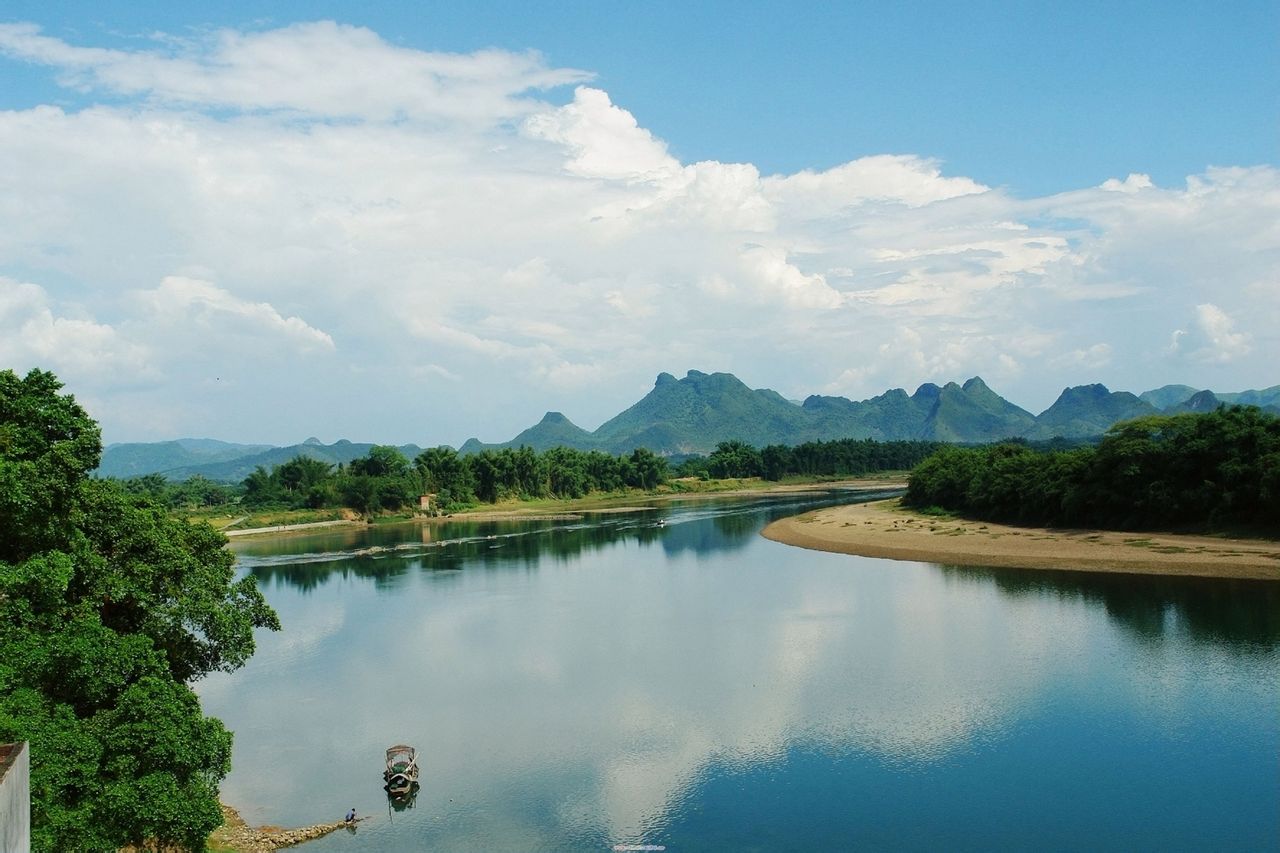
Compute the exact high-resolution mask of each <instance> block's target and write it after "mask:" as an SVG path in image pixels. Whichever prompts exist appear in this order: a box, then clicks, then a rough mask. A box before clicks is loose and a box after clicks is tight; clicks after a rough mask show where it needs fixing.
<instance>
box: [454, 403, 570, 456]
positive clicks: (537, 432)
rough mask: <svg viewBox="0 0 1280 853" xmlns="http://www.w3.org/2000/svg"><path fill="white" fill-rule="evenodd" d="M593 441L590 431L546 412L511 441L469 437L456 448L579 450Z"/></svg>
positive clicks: (470, 450)
mask: <svg viewBox="0 0 1280 853" xmlns="http://www.w3.org/2000/svg"><path fill="white" fill-rule="evenodd" d="M594 443H595V441H594V439H593V438H592V437H591V433H589V432H587V431H586V430H585V429H583V428H582V427H580V426H578V425H577V424H575V423H574V422H573V421H571V420H569V419H568V418H566V417H565V416H564V415H562V414H560V413H559V412H547V413H546V414H545V415H543V416H542V420H541V421H539V422H538V423H537V424H536V425H534V426H531V427H529V428H528V429H527V430H525V431H524V432H522V433H520V434H519V435H517V436H516V437H515V438H513V439H511V441H507V442H503V443H502V444H494V445H489V444H484V443H483V442H481V441H480V440H479V439H476V438H469V439H467V440H466V441H465V442H463V444H462V447H460V448H459V449H458V452H459V453H464V454H465V453H479V452H480V451H481V450H484V449H485V448H498V447H522V446H528V447H532V448H533V449H534V450H537V451H539V452H542V451H544V450H549V449H550V448H552V447H576V448H578V449H579V450H587V449H590V448H591V447H592V446H593V445H594Z"/></svg>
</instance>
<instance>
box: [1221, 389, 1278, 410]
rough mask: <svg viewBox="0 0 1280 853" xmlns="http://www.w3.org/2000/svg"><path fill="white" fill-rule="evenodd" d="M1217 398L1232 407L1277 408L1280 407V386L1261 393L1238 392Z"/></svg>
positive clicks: (1224, 394)
mask: <svg viewBox="0 0 1280 853" xmlns="http://www.w3.org/2000/svg"><path fill="white" fill-rule="evenodd" d="M1216 396H1217V398H1218V399H1219V400H1221V401H1222V402H1224V403H1230V404H1232V405H1240V406H1261V407H1264V408H1265V407H1268V406H1273V407H1275V406H1280V385H1272V386H1271V387H1270V388H1263V389H1262V390H1261V391H1237V392H1235V393H1234V394H1232V393H1219V394H1217V395H1216Z"/></svg>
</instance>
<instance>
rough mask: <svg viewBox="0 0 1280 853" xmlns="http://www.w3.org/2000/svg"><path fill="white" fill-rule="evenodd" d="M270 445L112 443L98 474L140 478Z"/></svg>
mask: <svg viewBox="0 0 1280 853" xmlns="http://www.w3.org/2000/svg"><path fill="white" fill-rule="evenodd" d="M270 449H271V445H269V444H232V443H230V442H226V441H217V440H215V439H212V438H180V439H178V440H177V441H157V442H151V443H144V444H112V445H109V446H108V447H107V448H106V450H104V451H103V453H102V464H101V465H100V466H99V467H98V475H99V476H102V477H137V476H141V475H143V474H158V473H167V472H169V471H173V470H176V469H183V468H189V467H192V466H197V465H209V464H216V463H219V462H226V461H229V460H232V459H239V458H241V457H243V456H249V455H251V454H254V453H261V452H263V451H264V450H270Z"/></svg>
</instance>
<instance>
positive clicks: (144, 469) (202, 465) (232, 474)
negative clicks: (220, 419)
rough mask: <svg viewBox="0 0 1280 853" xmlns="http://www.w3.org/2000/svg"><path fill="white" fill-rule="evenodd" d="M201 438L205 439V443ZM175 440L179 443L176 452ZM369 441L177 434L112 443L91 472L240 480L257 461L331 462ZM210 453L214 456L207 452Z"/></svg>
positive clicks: (406, 448) (360, 451)
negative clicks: (231, 440) (250, 440)
mask: <svg viewBox="0 0 1280 853" xmlns="http://www.w3.org/2000/svg"><path fill="white" fill-rule="evenodd" d="M201 443H209V444H208V445H204V444H201ZM173 446H178V447H179V448H183V449H184V450H185V453H183V454H179V453H178V452H176V451H175V450H174V449H173ZM191 446H196V447H207V448H208V449H207V450H206V451H205V452H203V453H199V452H197V453H195V454H194V455H193V453H192V451H191V450H190V447H191ZM372 447H373V445H372V444H363V443H362V444H357V443H354V442H350V441H347V440H346V439H342V440H340V441H336V442H334V443H333V444H321V443H319V441H317V440H316V439H308V440H307V441H306V442H304V443H302V444H292V445H289V446H288V447H272V446H271V445H262V444H228V443H226V442H213V441H212V440H211V439H178V440H177V441H165V442H157V443H154V444H113V445H111V446H110V447H108V448H107V449H106V450H104V451H103V453H102V463H101V464H100V465H99V466H98V470H97V471H96V472H95V473H96V474H97V475H98V476H99V477H137V476H141V475H143V474H163V475H164V476H165V477H167V478H168V479H170V480H185V479H187V478H188V477H193V476H195V475H197V474H198V475H200V476H202V477H207V478H208V479H210V480H216V481H218V482H222V483H238V482H240V481H241V480H243V479H244V478H245V477H247V476H249V474H250V473H252V472H253V469H254V468H256V467H257V466H259V465H262V466H263V467H265V468H267V469H268V470H270V469H271V466H273V465H280V464H283V463H285V462H288V461H289V460H290V459H293V458H294V457H295V456H310V457H312V458H315V459H320V460H323V461H325V462H330V463H332V464H334V465H336V464H338V463H344V464H345V463H347V462H350V461H351V460H353V459H359V458H360V457H361V456H365V455H366V454H368V452H369V450H370V448H372ZM400 452H401V453H403V454H405V456H407V457H409V458H410V459H413V457H415V456H417V455H418V454H419V453H421V452H422V448H420V447H418V446H417V445H414V444H406V445H403V446H401V447H400ZM211 455H213V456H216V457H217V458H211Z"/></svg>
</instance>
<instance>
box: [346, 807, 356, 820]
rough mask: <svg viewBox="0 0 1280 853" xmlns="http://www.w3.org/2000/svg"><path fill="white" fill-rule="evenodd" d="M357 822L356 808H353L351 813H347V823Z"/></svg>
mask: <svg viewBox="0 0 1280 853" xmlns="http://www.w3.org/2000/svg"><path fill="white" fill-rule="evenodd" d="M355 822H356V807H355V806H352V807H351V811H349V812H347V823H355Z"/></svg>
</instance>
